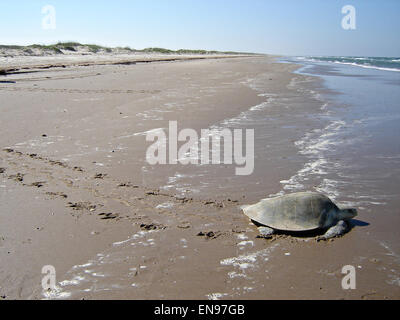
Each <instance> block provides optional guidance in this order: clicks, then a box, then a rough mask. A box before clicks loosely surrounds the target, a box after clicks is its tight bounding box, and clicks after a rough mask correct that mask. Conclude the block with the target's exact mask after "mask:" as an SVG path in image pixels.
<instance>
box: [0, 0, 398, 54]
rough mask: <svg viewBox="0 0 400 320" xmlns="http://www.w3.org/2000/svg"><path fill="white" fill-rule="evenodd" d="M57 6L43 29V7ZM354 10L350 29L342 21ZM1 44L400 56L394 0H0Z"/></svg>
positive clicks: (396, 2)
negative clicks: (346, 9)
mask: <svg viewBox="0 0 400 320" xmlns="http://www.w3.org/2000/svg"><path fill="white" fill-rule="evenodd" d="M45 5H53V6H54V7H55V9H56V23H57V24H56V29H55V30H43V29H42V19H43V17H44V15H43V14H42V13H41V10H42V7H43V6H45ZM345 5H353V6H354V7H355V9H356V18H357V25H356V30H344V29H343V28H342V27H341V20H342V18H343V16H344V15H343V14H342V13H341V10H342V7H343V6H345ZM0 13H1V18H0V43H1V44H32V43H42V44H49V43H55V42H58V41H79V42H85V43H96V44H100V45H108V46H130V47H132V48H138V49H140V48H145V47H154V46H157V47H166V48H171V49H180V48H190V49H209V50H214V49H215V50H234V51H251V52H260V53H272V54H286V55H369V56H400V41H399V40H400V37H399V31H400V18H399V17H400V1H399V0H383V1H379V0H344V1H343V0H302V1H299V0H140V1H139V0H113V1H111V0H80V1H76V0H69V1H67V0H62V1H61V0H46V1H39V0H4V1H0Z"/></svg>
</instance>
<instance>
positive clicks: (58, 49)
mask: <svg viewBox="0 0 400 320" xmlns="http://www.w3.org/2000/svg"><path fill="white" fill-rule="evenodd" d="M81 48H85V49H86V50H88V51H89V52H91V53H99V52H106V53H112V52H114V51H127V52H129V53H159V54H193V55H194V54H195V55H207V54H252V53H245V52H235V51H207V50H193V49H179V50H171V49H166V48H159V47H150V48H145V49H141V50H137V49H132V48H130V47H116V48H109V47H104V46H100V45H96V44H81V43H79V42H73V41H70V42H58V43H56V44H52V45H42V44H32V45H28V46H18V45H0V50H2V49H3V50H7V49H12V50H21V51H23V52H24V53H26V54H29V55H30V54H34V51H33V49H39V50H42V51H45V52H46V51H47V52H51V53H55V54H63V53H64V52H63V51H71V52H75V51H78V50H79V49H81Z"/></svg>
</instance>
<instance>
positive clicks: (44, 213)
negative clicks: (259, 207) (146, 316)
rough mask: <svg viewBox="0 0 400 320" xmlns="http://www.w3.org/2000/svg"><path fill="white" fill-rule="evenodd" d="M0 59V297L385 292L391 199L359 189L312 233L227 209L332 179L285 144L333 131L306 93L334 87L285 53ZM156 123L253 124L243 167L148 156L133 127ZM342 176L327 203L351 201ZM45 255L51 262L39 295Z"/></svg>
mask: <svg viewBox="0 0 400 320" xmlns="http://www.w3.org/2000/svg"><path fill="white" fill-rule="evenodd" d="M1 59H3V60H0V61H1V67H0V69H2V70H5V71H4V72H3V73H5V74H3V75H0V109H1V117H0V126H1V132H2V134H1V135H0V149H1V150H0V261H1V264H0V296H1V297H2V299H47V298H49V299H83V298H84V299H399V298H400V286H399V281H400V266H399V259H400V257H399V255H398V253H396V252H399V249H400V247H399V242H398V240H399V231H398V230H397V229H398V226H399V222H400V220H399V216H398V204H399V202H398V197H397V198H396V197H395V196H393V197H392V198H390V200H387V201H386V202H387V203H388V204H387V205H386V206H384V207H382V206H380V204H379V203H377V202H378V201H377V200H376V201H375V204H374V201H373V200H371V202H368V201H367V200H365V202H364V203H363V205H362V206H361V205H358V207H357V209H358V210H359V215H358V217H357V218H356V220H355V221H354V222H353V229H352V230H351V231H350V232H349V233H348V234H346V235H345V236H344V237H342V238H337V239H334V240H332V241H326V242H323V241H322V242H317V241H316V238H315V237H300V238H298V237H292V236H286V235H277V236H274V237H273V238H272V239H269V240H267V239H260V238H257V235H258V230H257V228H256V226H255V225H254V224H253V223H251V221H249V219H248V218H247V217H246V216H245V215H244V214H243V212H242V211H241V209H240V206H241V205H245V204H252V203H255V202H257V201H259V200H260V199H263V198H266V197H270V196H273V195H277V194H282V193H289V192H293V191H298V189H297V188H296V184H299V183H300V182H301V183H302V184H301V187H300V190H301V189H302V188H303V189H306V190H314V191H320V192H325V193H329V190H328V188H327V182H329V179H331V178H332V177H330V176H329V174H324V173H323V172H320V171H318V170H320V169H321V167H319V165H320V164H321V163H322V164H324V163H323V161H325V162H330V161H331V160H330V159H329V158H322V157H317V158H315V159H314V158H310V157H309V156H310V153H308V154H307V153H305V152H301V151H304V150H305V149H304V148H306V147H309V149H307V150H308V151H309V150H311V149H310V148H311V147H312V146H314V145H315V144H316V143H317V142H319V141H317V142H315V143H314V144H310V142H313V140H312V139H314V138H315V137H314V136H313V135H312V134H316V133H326V134H330V132H331V131H329V130H332V128H333V129H334V128H336V127H332V126H330V125H331V122H330V120H329V119H328V118H327V117H326V112H327V110H326V106H325V102H324V101H322V100H321V99H320V97H319V96H318V95H317V94H316V93H321V94H322V93H326V94H330V95H332V96H335V95H338V94H337V93H335V92H332V91H330V90H329V89H328V88H326V87H324V84H323V81H322V80H321V79H320V78H319V77H316V76H312V75H302V74H300V73H294V72H295V71H296V70H298V69H299V65H296V64H293V63H280V62H278V60H277V57H275V56H268V55H259V56H245V55H209V56H206V57H205V56H196V55H187V56H185V55H179V56H178V55H177V56H174V55H172V56H171V55H166V56H162V55H154V56H152V55H144V56H139V55H138V56H135V57H132V55H121V56H115V57H114V56H113V57H112V58H110V56H106V55H105V56H99V57H90V58H88V57H80V58H71V57H59V58H57V59H54V58H52V57H40V58H34V57H14V58H10V57H9V58H1ZM88 59H89V60H88ZM169 121H177V123H178V127H179V128H180V129H183V128H192V129H194V130H196V131H200V130H201V129H207V128H252V129H254V130H255V166H254V173H253V174H252V175H249V176H236V175H235V174H234V172H235V171H234V170H235V165H198V166H196V165H186V166H185V165H180V164H178V165H154V166H152V165H149V164H148V163H147V161H146V150H147V148H148V147H149V145H150V143H149V142H146V139H145V138H146V133H147V132H149V131H151V130H154V129H157V128H163V129H167V128H168V123H169ZM310 133H311V134H310ZM307 139H308V140H307ZM343 141H345V140H343ZM303 147H304V148H303ZM314 149H315V148H314ZM314 149H313V150H314ZM349 150H350V151H351V150H352V149H351V148H350V149H349ZM317 151H318V150H317ZM313 155H315V154H313V153H311V156H313ZM332 157H333V158H335V159H336V158H340V157H341V155H340V154H335V155H332ZM356 158H357V154H356V152H355V153H354V157H353V160H354V159H356ZM394 167H395V169H396V166H394ZM321 170H322V169H321ZM362 170H366V171H367V170H368V168H363V169H362ZM362 170H361V169H360V176H363V174H364V173H363V172H364V171H362ZM396 170H397V169H396ZM396 172H397V171H396ZM311 175H312V177H313V178H312V179H311V178H309V179H308V177H311ZM379 181H380V182H377V181H372V180H371V181H370V182H369V183H371V185H374V186H377V185H379V183H381V184H385V181H387V179H386V180H383V181H381V180H379ZM391 181H394V182H393V185H389V186H388V189H390V190H395V188H396V187H397V186H398V185H397V180H391ZM356 184H357V180H354V185H356ZM364 187H365V185H364ZM343 188H344V189H343V192H342V193H340V194H337V196H336V198H335V202H337V203H338V205H343V206H347V205H350V204H353V202H354V201H353V200H354V199H353V198H352V196H351V195H352V193H351V190H353V189H354V186H351V185H346V186H345V187H343ZM394 193H395V192H394ZM329 195H331V194H329ZM346 195H347V196H346ZM396 208H397V209H396ZM377 212H382V213H384V215H383V216H382V215H380V216H379V215H377ZM393 212H397V214H396V215H395V214H392V213H393ZM45 265H52V266H54V267H55V269H56V272H57V274H56V277H57V289H56V290H53V291H50V292H47V291H43V290H42V287H41V281H42V277H43V275H42V273H41V271H42V267H43V266H45ZM345 265H353V266H355V267H356V270H357V288H356V289H355V290H343V288H342V285H341V282H342V278H343V276H344V275H343V274H342V268H343V266H345Z"/></svg>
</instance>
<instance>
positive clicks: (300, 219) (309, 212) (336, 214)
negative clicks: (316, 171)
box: [242, 192, 357, 240]
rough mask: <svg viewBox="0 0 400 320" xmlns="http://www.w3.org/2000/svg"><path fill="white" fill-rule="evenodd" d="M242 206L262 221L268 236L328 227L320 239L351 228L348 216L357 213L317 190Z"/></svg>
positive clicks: (337, 234) (262, 227) (249, 214)
mask: <svg viewBox="0 0 400 320" xmlns="http://www.w3.org/2000/svg"><path fill="white" fill-rule="evenodd" d="M242 210H243V212H244V214H245V215H247V216H248V217H249V218H250V219H251V220H253V221H255V222H257V223H258V224H260V225H262V226H261V227H259V228H258V230H259V232H260V236H261V237H266V238H268V237H269V236H271V235H272V234H273V233H274V232H275V231H276V230H279V231H288V232H304V231H313V230H318V229H321V230H327V231H326V232H325V234H324V235H322V236H320V237H318V238H317V240H327V239H330V238H334V237H338V236H341V235H343V234H344V233H346V232H347V231H348V230H349V225H348V223H347V221H348V220H350V219H352V218H354V217H355V216H357V210H356V209H339V208H338V207H337V206H336V205H335V204H334V203H333V202H332V201H331V200H330V199H329V198H328V197H327V196H325V195H323V194H321V193H317V192H299V193H292V194H288V195H284V196H279V197H275V198H269V199H263V200H261V201H260V202H258V203H256V204H254V205H248V206H243V207H242Z"/></svg>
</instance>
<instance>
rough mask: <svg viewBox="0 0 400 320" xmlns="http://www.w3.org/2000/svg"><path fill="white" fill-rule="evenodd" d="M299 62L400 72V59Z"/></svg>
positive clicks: (334, 58)
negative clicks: (329, 63)
mask: <svg viewBox="0 0 400 320" xmlns="http://www.w3.org/2000/svg"><path fill="white" fill-rule="evenodd" d="M297 59H298V60H303V61H308V62H331V63H336V64H344V65H352V66H358V67H363V68H371V69H377V70H384V71H397V72H398V71H400V58H399V57H337V56H308V57H298V58H297Z"/></svg>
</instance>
